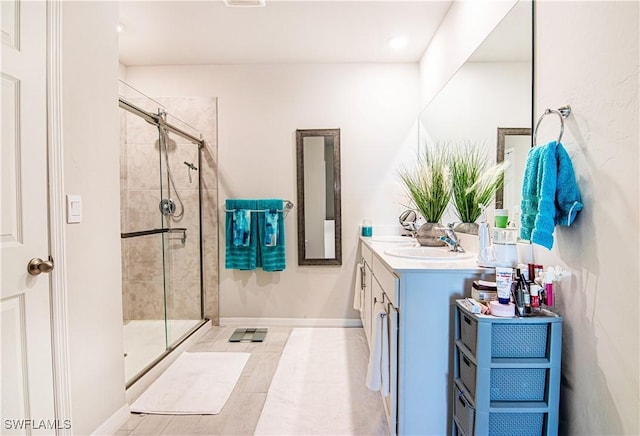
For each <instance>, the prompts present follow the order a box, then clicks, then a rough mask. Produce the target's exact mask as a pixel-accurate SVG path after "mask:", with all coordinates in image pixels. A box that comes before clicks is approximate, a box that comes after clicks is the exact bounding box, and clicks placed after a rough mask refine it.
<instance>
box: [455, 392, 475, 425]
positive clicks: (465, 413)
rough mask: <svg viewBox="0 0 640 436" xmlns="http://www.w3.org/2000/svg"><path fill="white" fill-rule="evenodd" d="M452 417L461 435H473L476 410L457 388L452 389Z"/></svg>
mask: <svg viewBox="0 0 640 436" xmlns="http://www.w3.org/2000/svg"><path fill="white" fill-rule="evenodd" d="M453 416H454V418H455V422H456V426H457V427H458V429H459V430H461V431H462V433H463V434H465V435H472V434H474V428H473V426H474V424H475V419H476V410H475V409H474V408H473V406H472V405H471V403H469V401H468V400H467V398H466V397H465V396H464V393H463V392H462V391H461V390H460V389H458V387H457V386H454V387H453Z"/></svg>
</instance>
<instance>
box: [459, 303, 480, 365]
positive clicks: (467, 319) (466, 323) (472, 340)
mask: <svg viewBox="0 0 640 436" xmlns="http://www.w3.org/2000/svg"><path fill="white" fill-rule="evenodd" d="M458 314H459V315H460V316H459V317H458V319H459V320H460V339H461V340H462V343H463V344H464V345H466V346H467V348H468V349H469V351H471V354H473V356H474V357H475V355H476V341H477V337H478V321H476V320H475V318H473V317H472V316H471V315H469V314H467V313H465V312H463V311H461V310H460V309H458Z"/></svg>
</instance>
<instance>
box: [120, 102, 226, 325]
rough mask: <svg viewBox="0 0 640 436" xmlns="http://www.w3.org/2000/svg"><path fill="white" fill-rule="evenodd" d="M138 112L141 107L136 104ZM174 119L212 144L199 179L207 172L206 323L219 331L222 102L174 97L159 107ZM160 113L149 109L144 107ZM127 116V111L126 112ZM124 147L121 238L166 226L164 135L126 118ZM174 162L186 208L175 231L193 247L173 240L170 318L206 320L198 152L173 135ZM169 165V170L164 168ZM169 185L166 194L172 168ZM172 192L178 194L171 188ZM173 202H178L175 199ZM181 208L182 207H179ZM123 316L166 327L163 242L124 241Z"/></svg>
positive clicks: (204, 215)
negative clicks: (219, 126) (181, 229)
mask: <svg viewBox="0 0 640 436" xmlns="http://www.w3.org/2000/svg"><path fill="white" fill-rule="evenodd" d="M130 100H131V101H132V102H133V103H134V104H139V102H136V100H135V99H130ZM157 100H158V101H159V102H160V103H161V104H162V105H163V106H164V107H165V108H166V110H167V112H168V113H169V114H170V115H174V116H175V117H177V118H179V119H181V120H184V121H186V122H187V123H189V125H191V126H193V127H194V128H195V130H197V131H198V132H201V133H202V135H203V138H204V140H205V142H206V148H205V149H204V150H203V155H202V162H201V168H199V170H200V171H202V192H201V196H202V235H203V248H204V257H203V266H204V271H203V276H204V305H205V317H207V318H210V319H211V320H212V321H213V323H214V324H216V325H217V324H218V322H219V315H218V277H217V275H218V241H217V238H218V231H217V226H218V223H217V214H216V209H217V173H216V162H217V130H216V129H217V126H216V124H217V123H216V120H217V113H216V108H217V104H216V99H212V98H198V97H193V98H191V97H185V98H182V97H171V98H158V99H157ZM140 106H142V107H145V109H147V110H150V111H151V110H152V111H154V112H155V110H156V109H151V108H150V107H149V104H148V103H146V102H145V104H144V105H143V104H140ZM123 112H124V111H123ZM123 118H125V119H126V121H123V125H122V128H123V132H124V134H123V135H121V136H122V137H123V138H126V144H125V143H123V142H122V141H121V205H122V231H123V232H130V231H136V230H145V229H153V228H159V227H160V226H162V220H161V215H160V213H159V211H158V203H159V202H160V199H161V195H160V183H161V182H160V173H159V170H158V167H159V158H160V154H159V149H158V130H157V128H155V127H154V126H152V125H150V124H148V123H146V122H145V121H143V120H142V119H140V118H139V117H136V116H134V115H132V114H129V113H126V112H125V114H124V116H123ZM168 121H169V122H170V123H172V124H174V125H176V126H178V127H180V128H182V129H183V130H185V131H188V132H189V133H192V134H196V132H195V131H194V129H192V128H190V127H188V126H184V125H181V124H180V122H179V120H177V119H175V118H173V117H171V116H170V117H169V118H168ZM168 150H169V161H170V165H171V172H172V175H173V180H174V182H175V185H176V189H177V191H178V193H179V195H180V198H181V199H182V202H183V204H184V208H185V213H184V216H183V218H182V219H181V220H179V221H172V222H171V226H172V227H186V228H187V239H186V242H185V243H184V244H183V243H182V241H181V240H180V239H181V234H179V233H173V234H166V235H165V238H166V239H165V241H168V245H169V249H168V250H166V251H165V255H168V257H169V259H168V260H169V262H168V265H169V270H168V271H167V278H168V287H167V296H166V297H167V318H169V319H199V318H200V316H199V315H200V302H199V275H198V269H199V256H198V255H199V238H200V234H199V227H200V223H199V217H198V173H197V172H192V173H191V176H192V183H189V177H188V169H187V167H186V165H184V163H183V162H192V163H193V164H194V165H196V166H198V153H197V148H196V146H195V145H193V144H191V143H189V142H188V141H187V140H184V139H182V138H180V137H178V136H177V135H173V134H169V141H168ZM163 165H164V163H163ZM162 173H163V174H164V175H165V176H164V178H163V180H162V183H163V188H164V189H165V192H166V185H167V180H166V168H163V171H162ZM172 192H173V188H172ZM172 198H173V199H174V200H176V202H177V198H175V195H174V194H172ZM178 207H179V206H178ZM122 250H123V252H122V258H123V269H122V271H123V308H124V318H125V321H127V320H132V319H163V318H164V294H163V292H164V291H163V271H162V259H163V253H162V239H161V237H160V236H159V235H150V236H143V237H138V238H130V239H123V240H122Z"/></svg>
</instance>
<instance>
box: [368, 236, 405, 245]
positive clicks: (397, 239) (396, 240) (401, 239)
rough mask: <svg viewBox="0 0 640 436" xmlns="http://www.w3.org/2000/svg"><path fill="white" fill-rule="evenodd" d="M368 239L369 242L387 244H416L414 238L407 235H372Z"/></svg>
mask: <svg viewBox="0 0 640 436" xmlns="http://www.w3.org/2000/svg"><path fill="white" fill-rule="evenodd" d="M367 239H369V240H370V241H371V242H384V243H388V244H394V245H395V246H398V245H403V246H404V245H417V242H416V240H415V239H414V238H410V237H408V236H372V237H370V238H367Z"/></svg>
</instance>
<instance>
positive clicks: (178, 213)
mask: <svg viewBox="0 0 640 436" xmlns="http://www.w3.org/2000/svg"><path fill="white" fill-rule="evenodd" d="M171 122H172V124H175V123H176V120H171ZM164 139H165V140H164V141H163V142H164V146H165V147H164V148H163V154H162V164H163V167H162V173H163V177H162V198H163V201H164V202H166V203H168V204H173V205H174V207H173V208H172V212H168V211H165V212H164V213H163V222H164V226H165V228H167V229H171V232H169V233H166V234H165V235H164V247H165V250H164V254H165V256H164V271H165V301H166V322H167V346H168V347H171V346H173V345H174V344H176V343H177V342H178V341H179V340H180V339H181V338H182V337H184V336H185V335H186V334H188V333H189V332H190V331H191V330H192V329H193V328H194V327H195V326H197V325H198V324H199V323H200V321H201V320H202V318H203V313H202V293H201V289H202V286H201V260H200V259H201V244H200V177H199V166H200V163H199V153H200V152H199V149H198V146H197V145H195V144H193V143H191V142H189V141H188V140H185V139H181V138H180V137H178V136H176V135H171V134H167V135H166V136H165V138H164Z"/></svg>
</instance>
